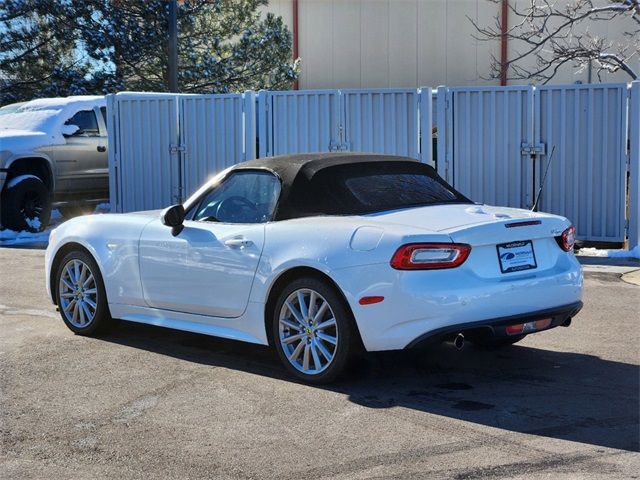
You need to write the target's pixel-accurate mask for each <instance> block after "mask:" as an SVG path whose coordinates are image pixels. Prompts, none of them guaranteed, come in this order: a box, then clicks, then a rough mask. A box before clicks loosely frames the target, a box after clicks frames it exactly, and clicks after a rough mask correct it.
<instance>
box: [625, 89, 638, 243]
mask: <svg viewBox="0 0 640 480" xmlns="http://www.w3.org/2000/svg"><path fill="white" fill-rule="evenodd" d="M628 235H629V249H632V248H634V247H637V246H638V245H640V82H632V83H631V87H630V96H629V231H628Z"/></svg>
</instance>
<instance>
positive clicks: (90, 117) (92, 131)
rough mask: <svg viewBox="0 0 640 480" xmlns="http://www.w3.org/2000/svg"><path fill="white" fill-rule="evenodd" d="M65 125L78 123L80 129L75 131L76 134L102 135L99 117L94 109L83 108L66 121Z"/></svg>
mask: <svg viewBox="0 0 640 480" xmlns="http://www.w3.org/2000/svg"><path fill="white" fill-rule="evenodd" d="M64 124H65V125H76V126H77V127H78V130H77V131H76V133H74V134H73V135H74V136H76V137H77V136H79V135H84V136H88V137H92V136H96V135H100V129H99V128H98V119H97V118H96V114H95V113H94V111H93V110H82V111H80V112H78V113H76V114H75V115H74V116H73V117H71V118H70V119H69V120H67V121H66V122H64Z"/></svg>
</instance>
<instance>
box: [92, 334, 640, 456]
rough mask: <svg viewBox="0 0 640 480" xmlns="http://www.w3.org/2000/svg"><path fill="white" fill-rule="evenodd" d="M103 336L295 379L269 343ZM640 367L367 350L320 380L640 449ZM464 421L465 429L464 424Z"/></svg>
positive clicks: (528, 353) (388, 404)
mask: <svg viewBox="0 0 640 480" xmlns="http://www.w3.org/2000/svg"><path fill="white" fill-rule="evenodd" d="M103 340H105V341H109V342H113V343H117V344H121V345H127V346H130V347H134V348H139V349H143V350H147V351H152V352H155V353H159V354H163V355H168V356H171V357H175V358H180V359H182V360H186V361H190V362H195V363H199V364H205V365H212V366H216V367H223V368H228V369H233V370H239V371H245V372H250V373H253V374H258V375H263V376H266V377H271V378H276V379H279V380H282V381H289V382H292V380H291V378H290V377H288V376H287V373H286V372H285V371H284V369H283V368H282V367H281V366H280V364H279V362H278V359H277V358H276V356H275V354H274V353H273V352H272V350H271V349H269V348H268V347H265V346H259V345H251V344H246V343H242V342H235V341H231V340H224V339H219V338H215V337H208V336H205V335H197V334H192V333H188V332H182V331H176V330H170V329H164V328H158V327H150V326H147V325H139V324H131V323H129V322H122V325H121V326H120V327H119V328H118V329H117V330H116V331H114V332H113V333H111V334H110V335H108V336H105V337H103ZM639 373H640V369H639V367H638V366H636V365H632V364H626V363H621V362H615V361H609V360H603V359H601V358H599V357H596V356H593V355H585V354H580V353H573V352H559V351H551V350H543V349H539V348H532V347H528V346H526V340H525V342H524V344H522V345H515V346H512V347H508V348H504V349H501V350H494V351H490V350H482V349H479V348H475V347H474V346H472V345H468V346H465V348H464V349H463V350H462V351H458V350H456V349H455V348H453V347H452V346H451V345H448V344H442V345H435V346H432V347H431V348H430V349H428V350H411V351H399V352H384V353H377V354H367V355H365V356H362V357H359V358H358V359H356V360H354V361H353V362H352V363H351V365H350V366H349V371H348V373H347V375H346V376H345V377H344V378H343V379H342V380H341V381H339V382H336V383H334V384H331V385H325V386H318V387H316V388H322V389H325V390H328V391H333V392H336V393H339V394H343V395H345V396H346V397H347V398H348V399H349V400H350V401H351V402H354V403H357V404H359V405H361V406H364V407H367V408H372V409H381V408H382V409H385V408H396V407H401V408H407V409H413V410H416V411H421V412H425V413H429V414H433V415H439V416H445V417H449V418H452V419H458V420H463V421H466V422H473V423H477V424H482V425H486V426H490V427H495V428H498V429H503V430H508V431H513V432H521V433H526V434H531V435H538V436H541V437H549V438H556V439H563V440H569V441H574V442H581V443H586V444H591V445H595V446H601V447H609V448H617V449H622V450H629V451H638V449H639V448H640V429H639V421H640V419H639V413H640V412H639V409H638V405H640V398H639V397H640V382H639V378H640V375H639ZM460 428H465V427H464V426H462V425H461V426H460Z"/></svg>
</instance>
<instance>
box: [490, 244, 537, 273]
mask: <svg viewBox="0 0 640 480" xmlns="http://www.w3.org/2000/svg"><path fill="white" fill-rule="evenodd" d="M497 247H498V260H499V261H500V270H501V271H502V273H510V272H519V271H521V270H529V269H531V268H537V267H538V264H537V263H536V255H535V253H533V243H532V242H531V240H524V241H521V242H511V243H503V244H501V245H498V246H497Z"/></svg>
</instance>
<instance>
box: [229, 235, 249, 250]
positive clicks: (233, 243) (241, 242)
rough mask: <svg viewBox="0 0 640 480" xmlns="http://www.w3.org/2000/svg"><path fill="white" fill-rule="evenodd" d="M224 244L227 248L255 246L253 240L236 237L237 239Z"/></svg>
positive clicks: (231, 239)
mask: <svg viewBox="0 0 640 480" xmlns="http://www.w3.org/2000/svg"><path fill="white" fill-rule="evenodd" d="M224 244H225V245H226V246H227V247H234V248H246V247H250V246H251V245H253V242H252V241H251V240H247V239H246V238H244V237H236V238H230V239H229V240H225V242H224Z"/></svg>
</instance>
